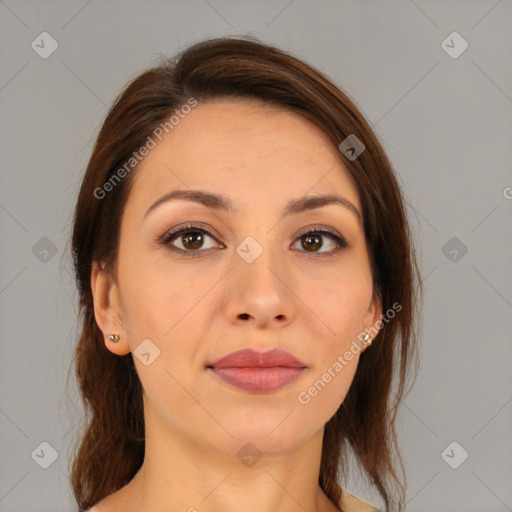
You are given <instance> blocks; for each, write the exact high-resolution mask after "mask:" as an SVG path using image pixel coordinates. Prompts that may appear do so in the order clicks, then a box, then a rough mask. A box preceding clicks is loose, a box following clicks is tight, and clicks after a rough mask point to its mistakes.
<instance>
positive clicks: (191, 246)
mask: <svg viewBox="0 0 512 512" xmlns="http://www.w3.org/2000/svg"><path fill="white" fill-rule="evenodd" d="M194 238H196V241H195V242H194ZM202 238H203V235H202V234H201V233H198V232H196V233H193V234H187V235H185V236H184V237H183V245H184V246H185V247H187V248H188V249H197V248H199V247H201V244H202V241H203V240H202ZM190 240H192V242H190Z"/></svg>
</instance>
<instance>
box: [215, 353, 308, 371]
mask: <svg viewBox="0 0 512 512" xmlns="http://www.w3.org/2000/svg"><path fill="white" fill-rule="evenodd" d="M276 366H286V367H289V368H306V365H305V364H304V363H303V362H302V361H300V360H299V359H297V358H296V357H294V356H292V355H291V354H290V353H289V352H286V351H284V350H281V349H277V348H274V349H271V350H268V351H266V352H259V351H257V350H254V349H252V348H246V349H242V350H237V351H236V352H232V353H231V354H228V355H227V356H225V357H223V358H222V359H219V360H218V361H215V362H214V363H209V364H207V367H213V368H273V367H276Z"/></svg>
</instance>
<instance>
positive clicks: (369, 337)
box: [363, 333, 373, 350]
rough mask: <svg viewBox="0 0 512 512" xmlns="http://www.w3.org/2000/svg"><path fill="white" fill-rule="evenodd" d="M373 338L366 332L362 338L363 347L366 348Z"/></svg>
mask: <svg viewBox="0 0 512 512" xmlns="http://www.w3.org/2000/svg"><path fill="white" fill-rule="evenodd" d="M372 341H373V338H372V337H371V336H370V335H369V334H368V333H366V334H365V335H364V338H363V343H364V349H365V350H366V349H367V348H368V347H369V346H370V345H371V344H372Z"/></svg>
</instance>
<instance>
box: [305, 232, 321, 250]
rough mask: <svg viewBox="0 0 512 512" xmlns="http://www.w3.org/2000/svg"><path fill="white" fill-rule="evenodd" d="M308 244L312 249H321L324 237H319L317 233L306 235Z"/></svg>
mask: <svg viewBox="0 0 512 512" xmlns="http://www.w3.org/2000/svg"><path fill="white" fill-rule="evenodd" d="M312 241H313V242H312ZM306 245H307V246H308V247H309V248H310V249H320V247H322V239H321V237H319V236H317V235H314V236H307V237H306Z"/></svg>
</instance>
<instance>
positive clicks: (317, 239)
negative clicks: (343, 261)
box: [297, 229, 348, 257]
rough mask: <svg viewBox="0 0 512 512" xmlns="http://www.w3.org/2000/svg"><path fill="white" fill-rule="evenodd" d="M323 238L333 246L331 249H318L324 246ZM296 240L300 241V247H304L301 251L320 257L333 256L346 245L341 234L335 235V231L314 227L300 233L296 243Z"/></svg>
mask: <svg viewBox="0 0 512 512" xmlns="http://www.w3.org/2000/svg"><path fill="white" fill-rule="evenodd" d="M323 238H327V239H328V240H329V241H330V242H331V243H332V244H333V246H334V247H333V248H332V249H327V250H324V251H320V250H319V249H321V248H323V247H324V241H323ZM298 242H300V245H301V247H302V248H303V249H304V250H303V251H301V252H309V253H312V254H318V255H319V256H320V257H324V256H334V254H335V253H337V252H338V251H340V250H342V249H345V248H347V247H348V244H347V243H346V242H345V240H344V239H343V238H342V237H341V236H339V235H337V234H336V233H332V232H331V231H326V230H318V229H314V230H312V231H308V232H306V233H304V234H302V235H301V236H299V238H298V240H297V243H298ZM327 245H329V244H327Z"/></svg>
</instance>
